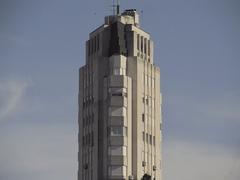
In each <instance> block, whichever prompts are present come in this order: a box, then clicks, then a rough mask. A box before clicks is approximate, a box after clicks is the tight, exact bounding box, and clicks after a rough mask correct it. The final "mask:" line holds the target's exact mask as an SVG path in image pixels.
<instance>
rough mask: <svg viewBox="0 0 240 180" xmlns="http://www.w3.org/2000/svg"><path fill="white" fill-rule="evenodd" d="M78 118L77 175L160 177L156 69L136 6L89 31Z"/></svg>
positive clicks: (84, 178) (122, 179)
mask: <svg viewBox="0 0 240 180" xmlns="http://www.w3.org/2000/svg"><path fill="white" fill-rule="evenodd" d="M78 121H79V154H78V162H79V170H78V180H108V179H109V180H128V179H135V180H141V179H155V180H161V179H162V178H161V176H162V170H161V161H162V156H161V141H162V133H161V122H162V120H161V94H160V71H159V68H158V67H157V66H155V65H154V64H153V41H152V40H151V38H150V35H149V34H148V33H147V32H145V31H144V30H142V29H141V28H140V25H139V15H138V13H137V12H136V10H135V9H129V10H125V11H124V12H123V13H121V14H119V13H117V14H116V15H112V16H107V17H105V23H104V24H103V25H102V26H100V27H98V28H97V29H96V30H94V31H93V32H91V33H90V37H89V40H88V41H87V42H86V65H84V66H83V67H81V68H80V71H79V119H78Z"/></svg>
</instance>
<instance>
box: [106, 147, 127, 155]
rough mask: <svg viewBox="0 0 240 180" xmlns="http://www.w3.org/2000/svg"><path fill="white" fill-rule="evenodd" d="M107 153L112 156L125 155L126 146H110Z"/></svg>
mask: <svg viewBox="0 0 240 180" xmlns="http://www.w3.org/2000/svg"><path fill="white" fill-rule="evenodd" d="M108 154H109V155H112V156H126V155H127V147H126V146H110V147H109V151H108Z"/></svg>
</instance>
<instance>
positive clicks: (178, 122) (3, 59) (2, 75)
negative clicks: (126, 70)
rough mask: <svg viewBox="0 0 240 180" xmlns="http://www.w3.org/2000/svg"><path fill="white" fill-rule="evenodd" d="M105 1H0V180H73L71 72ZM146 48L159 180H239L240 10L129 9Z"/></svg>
mask: <svg viewBox="0 0 240 180" xmlns="http://www.w3.org/2000/svg"><path fill="white" fill-rule="evenodd" d="M110 4H111V1H110V0H102V1H97V0H88V1H80V0H68V1H63V0H41V1H36V0H21V1H17V0H1V1H0V179H1V180H33V179H34V180H42V179H44V180H50V179H51V180H52V179H58V180H65V179H76V177H77V131H78V129H77V93H78V92H77V91H78V87H77V86H78V68H79V67H80V66H82V65H83V64H84V62H85V49H84V46H85V41H86V40H87V39H88V34H89V32H90V31H92V30H93V29H95V28H96V27H98V26H99V25H101V24H102V23H103V17H104V16H105V15H108V14H110V12H111V8H110V7H109V5H110ZM121 4H122V7H121V8H122V9H125V8H136V9H138V10H139V12H141V11H142V13H140V14H141V26H142V27H143V28H144V29H145V30H146V31H147V32H149V33H151V36H152V39H153V40H154V42H155V64H157V65H158V66H160V69H161V90H162V94H163V121H164V129H163V130H164V147H163V151H164V152H163V155H164V161H163V171H164V180H175V179H178V180H193V179H194V180H200V179H201V180H202V179H204V180H226V179H228V180H239V177H240V171H239V169H240V80H239V79H240V71H239V69H240V12H239V9H240V1H238V0H168V1H166V0H149V1H146V0H145V1H143V0H138V1H137V0H132V1H126V0H125V1H124V0H122V1H121Z"/></svg>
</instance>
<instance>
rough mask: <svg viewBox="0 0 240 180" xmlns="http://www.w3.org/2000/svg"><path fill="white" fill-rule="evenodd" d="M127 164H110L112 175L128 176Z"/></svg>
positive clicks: (110, 173)
mask: <svg viewBox="0 0 240 180" xmlns="http://www.w3.org/2000/svg"><path fill="white" fill-rule="evenodd" d="M126 172H127V168H126V166H109V175H110V176H126Z"/></svg>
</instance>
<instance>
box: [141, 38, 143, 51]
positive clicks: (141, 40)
mask: <svg viewBox="0 0 240 180" xmlns="http://www.w3.org/2000/svg"><path fill="white" fill-rule="evenodd" d="M141 52H143V37H142V36H141Z"/></svg>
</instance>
